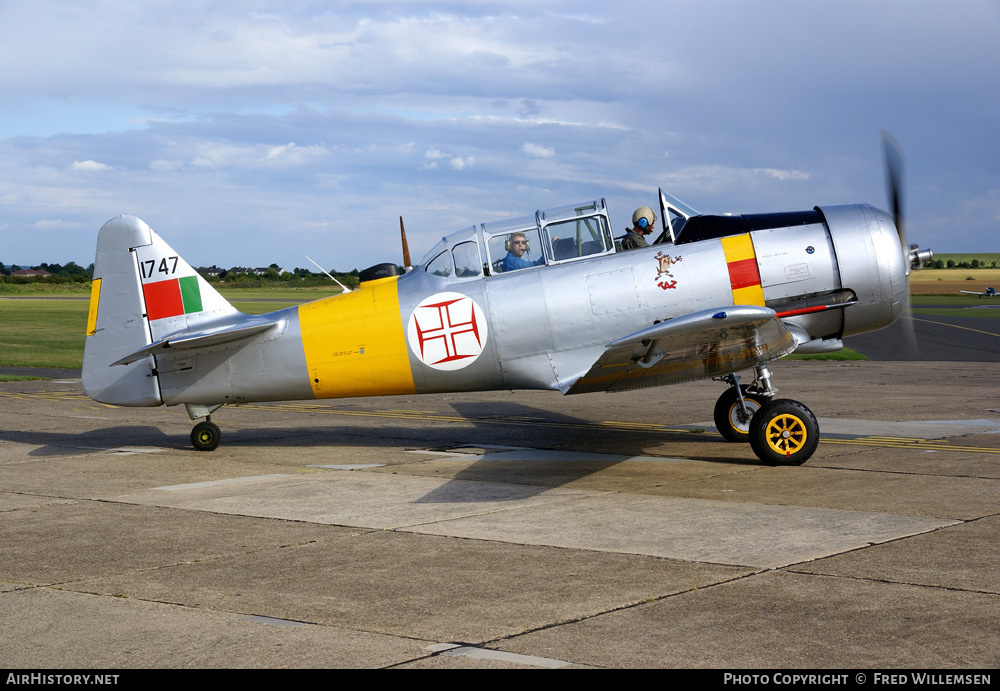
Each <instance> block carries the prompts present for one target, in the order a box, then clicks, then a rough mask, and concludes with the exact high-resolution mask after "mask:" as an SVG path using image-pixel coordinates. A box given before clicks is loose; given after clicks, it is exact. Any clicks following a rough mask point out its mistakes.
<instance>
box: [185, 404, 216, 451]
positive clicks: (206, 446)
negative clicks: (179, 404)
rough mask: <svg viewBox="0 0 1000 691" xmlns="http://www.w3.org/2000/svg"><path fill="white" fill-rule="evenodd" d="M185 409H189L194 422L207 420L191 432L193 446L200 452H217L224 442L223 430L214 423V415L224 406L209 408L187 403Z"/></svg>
mask: <svg viewBox="0 0 1000 691" xmlns="http://www.w3.org/2000/svg"><path fill="white" fill-rule="evenodd" d="M184 407H185V408H187V412H188V417H190V418H191V419H192V420H197V419H198V418H200V417H203V418H205V419H204V420H202V421H201V422H199V423H198V424H197V425H195V426H194V429H192V430H191V446H193V447H194V448H195V449H197V450H198V451H215V449H216V448H218V446H219V442H220V441H222V430H220V429H219V426H218V425H217V424H215V423H214V422H212V413H214V412H215V411H216V410H218V409H219V408H221V407H222V404H221V403H220V404H218V405H212V406H207V405H195V404H192V403H185V404H184Z"/></svg>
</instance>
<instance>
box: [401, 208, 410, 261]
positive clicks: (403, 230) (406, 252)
mask: <svg viewBox="0 0 1000 691" xmlns="http://www.w3.org/2000/svg"><path fill="white" fill-rule="evenodd" d="M399 235H400V237H402V238H403V266H404V267H407V268H408V267H411V266H413V264H412V263H411V262H410V247H409V245H407V244H406V228H404V227H403V217H402V216H400V217H399Z"/></svg>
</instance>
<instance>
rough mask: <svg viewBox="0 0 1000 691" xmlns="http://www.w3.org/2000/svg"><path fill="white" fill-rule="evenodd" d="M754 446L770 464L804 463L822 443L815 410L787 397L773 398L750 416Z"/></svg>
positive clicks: (755, 450)
mask: <svg viewBox="0 0 1000 691" xmlns="http://www.w3.org/2000/svg"><path fill="white" fill-rule="evenodd" d="M749 438H750V448H751V449H753V452H754V453H755V454H757V458H759V459H760V460H762V461H764V463H767V464H768V465H802V464H803V463H805V462H806V461H807V460H809V457H810V456H812V455H813V452H814V451H816V446H817V445H818V444H819V423H818V422H817V421H816V416H815V415H813V414H812V411H811V410H809V409H808V408H806V407H805V406H804V405H802V404H801V403H799V402H798V401H792V400H789V399H787V398H782V399H778V400H775V401H770V402H768V403H766V404H764V406H762V407H761V409H760V410H758V411H757V412H756V413H754V416H753V418H751V419H750V433H749Z"/></svg>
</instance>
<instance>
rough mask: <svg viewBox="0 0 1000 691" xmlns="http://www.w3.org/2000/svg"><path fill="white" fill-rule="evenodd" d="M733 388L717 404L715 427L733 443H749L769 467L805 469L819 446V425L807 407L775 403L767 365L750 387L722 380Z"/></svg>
mask: <svg viewBox="0 0 1000 691" xmlns="http://www.w3.org/2000/svg"><path fill="white" fill-rule="evenodd" d="M722 379H723V381H725V382H727V383H729V388H728V389H727V390H726V391H725V393H723V394H722V395H721V396H720V397H719V400H718V401H716V403H715V415H714V417H715V426H716V428H717V429H718V430H719V433H720V434H721V435H722V436H723V437H724V438H726V439H727V440H729V441H734V442H749V443H750V448H751V449H753V452H754V453H755V454H756V455H757V457H758V458H759V459H760V460H762V461H763V462H764V463H767V464H768V465H801V464H803V463H805V462H806V461H807V460H809V457H810V456H812V455H813V452H815V451H816V447H817V445H818V444H819V423H818V422H817V421H816V416H815V415H813V413H812V411H811V410H809V409H808V408H807V407H805V406H804V405H802V404H801V403H799V402H798V401H793V400H790V399H787V398H779V399H775V398H774V395H775V394H776V393H777V392H778V390H777V389H775V388H774V387H772V386H771V373H770V371H769V370H768V369H767V366H766V365H758V366H757V367H755V368H754V380H753V382H752V383H751V384H750V385H748V386H747V385H740V383H739V381H740V378H739V375H737V374H730V375H727V376H725V377H723V378H722Z"/></svg>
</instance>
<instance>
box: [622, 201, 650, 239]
mask: <svg viewBox="0 0 1000 691" xmlns="http://www.w3.org/2000/svg"><path fill="white" fill-rule="evenodd" d="M654 225H656V214H655V213H653V210H652V209H650V208H649V207H648V206H640V207H639V208H638V209H636V210H635V211H634V212H633V213H632V227H631V228H629V230H628V233H627V234H626V235H625V237H623V238H622V249H623V250H634V249H637V248H639V247H649V243H648V242H646V237H645V236H646V235H650V234H651V233H652V232H653V226H654Z"/></svg>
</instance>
